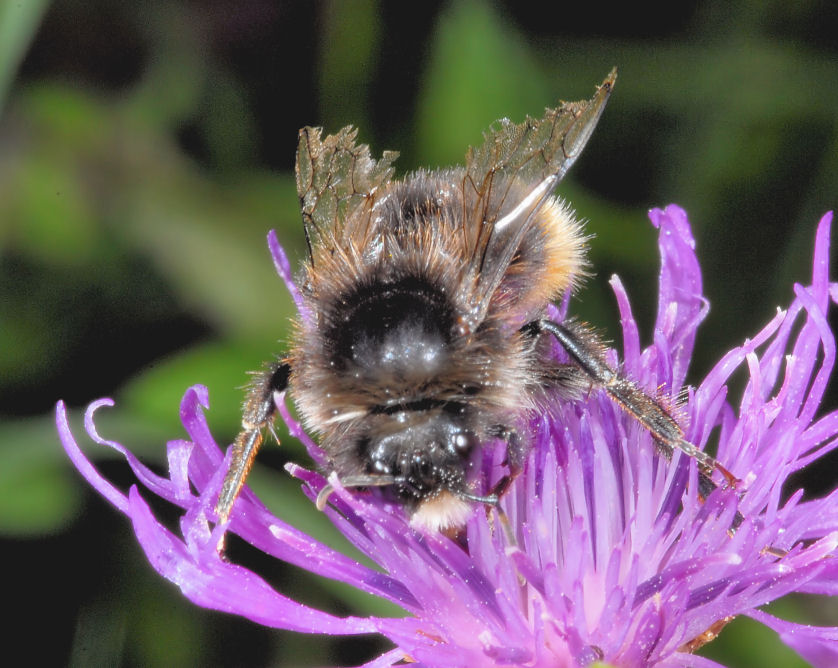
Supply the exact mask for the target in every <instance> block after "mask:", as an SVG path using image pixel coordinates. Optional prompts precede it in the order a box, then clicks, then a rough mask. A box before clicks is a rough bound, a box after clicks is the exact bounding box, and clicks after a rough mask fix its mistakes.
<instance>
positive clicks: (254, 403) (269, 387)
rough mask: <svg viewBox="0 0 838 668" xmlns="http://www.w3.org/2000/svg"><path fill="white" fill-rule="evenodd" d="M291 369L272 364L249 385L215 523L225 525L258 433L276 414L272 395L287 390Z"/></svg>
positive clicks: (258, 442) (255, 448)
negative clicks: (239, 429)
mask: <svg viewBox="0 0 838 668" xmlns="http://www.w3.org/2000/svg"><path fill="white" fill-rule="evenodd" d="M290 375H291V366H290V365H289V364H288V363H287V362H274V363H272V364H271V365H270V366H269V367H268V368H267V369H265V371H263V372H261V373H259V374H258V375H257V376H256V377H255V379H254V380H253V382H252V383H251V385H250V389H249V390H248V392H247V397H246V398H245V401H244V407H243V408H242V430H241V431H240V432H239V435H238V436H236V440H235V441H233V456H232V458H231V460H230V468H229V469H227V474H226V475H225V476H224V483H223V484H222V485H221V492H220V493H219V494H218V502H217V503H216V505H215V514H216V517H217V519H218V522H219V523H223V522H226V521H227V519H228V518H229V516H230V511H231V510H232V509H233V503H234V502H235V501H236V497H238V495H239V492H241V488H242V486H243V485H244V481H245V479H246V478H247V474H248V473H249V472H250V469H251V467H252V466H253V460H254V458H255V457H256V453H257V451H258V450H259V446H260V445H261V444H262V431H263V430H264V429H265V427H267V426H268V424H269V423H270V422H271V420H273V417H274V413H275V412H276V404H275V403H274V393H275V392H284V391H285V390H286V389H287V388H288V379H289V376H290Z"/></svg>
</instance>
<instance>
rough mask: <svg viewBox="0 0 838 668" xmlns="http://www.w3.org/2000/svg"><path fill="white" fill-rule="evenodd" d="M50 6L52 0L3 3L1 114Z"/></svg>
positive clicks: (0, 19) (0, 25)
mask: <svg viewBox="0 0 838 668" xmlns="http://www.w3.org/2000/svg"><path fill="white" fill-rule="evenodd" d="M48 6H49V0H25V1H23V2H11V0H7V1H6V2H3V3H2V4H0V116H2V113H3V107H4V106H5V100H6V93H7V92H8V89H9V86H10V85H11V83H12V80H13V78H14V76H15V73H16V72H17V68H18V65H19V64H20V61H21V59H22V58H23V54H24V53H25V52H26V49H27V48H29V42H30V41H31V40H32V36H33V35H34V34H35V31H36V30H37V28H38V25H39V24H40V22H41V18H42V17H43V15H44V12H46V10H47V7H48Z"/></svg>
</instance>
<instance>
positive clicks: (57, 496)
mask: <svg viewBox="0 0 838 668" xmlns="http://www.w3.org/2000/svg"><path fill="white" fill-rule="evenodd" d="M0 461H2V462H3V465H2V466H0V533H2V534H5V535H7V536H17V537H35V536H43V535H47V534H52V533H56V532H58V531H60V530H61V529H63V528H65V527H66V526H67V524H68V523H69V522H70V520H71V519H72V518H74V517H75V516H76V515H77V514H78V512H79V510H80V508H81V493H80V492H81V488H80V486H79V484H77V481H76V475H75V471H74V470H72V469H71V468H70V466H68V464H67V461H66V457H65V455H64V451H63V450H62V449H61V445H60V443H59V442H58V433H57V432H56V429H55V423H54V421H53V418H52V415H48V416H43V417H39V418H33V419H30V420H21V421H17V422H7V423H4V424H2V425H0Z"/></svg>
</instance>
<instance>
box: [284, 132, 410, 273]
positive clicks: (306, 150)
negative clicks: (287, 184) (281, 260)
mask: <svg viewBox="0 0 838 668" xmlns="http://www.w3.org/2000/svg"><path fill="white" fill-rule="evenodd" d="M321 133H322V130H321V129H320V128H310V127H306V128H303V129H302V130H300V140H299V144H298V147H297V167H296V177H297V194H298V195H299V197H300V208H301V210H302V215H303V226H304V228H305V234H306V242H307V243H308V251H309V260H310V261H313V259H312V258H313V256H312V247H313V245H316V244H326V245H331V244H333V243H334V242H335V240H336V238H339V236H340V235H339V230H340V228H341V226H342V225H344V224H345V222H346V221H347V220H349V219H352V218H354V217H355V215H356V214H357V213H358V211H359V210H360V209H362V208H363V207H365V206H366V207H369V206H370V205H371V201H372V199H373V194H374V192H375V190H376V189H377V188H378V187H379V186H381V185H383V184H386V183H387V182H388V181H389V180H390V178H391V177H392V175H393V167H392V163H393V161H394V160H395V159H396V157H398V153H395V152H393V151H385V152H384V154H383V155H382V157H381V159H380V160H373V159H372V158H371V157H370V151H369V147H368V146H366V145H365V144H361V145H356V144H355V139H356V138H357V136H358V130H357V129H355V128H353V127H352V126H347V127H345V128H343V129H342V130H340V131H339V132H337V133H336V134H333V135H328V136H327V137H326V138H325V139H321Z"/></svg>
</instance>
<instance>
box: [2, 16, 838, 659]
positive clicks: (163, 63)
mask: <svg viewBox="0 0 838 668" xmlns="http://www.w3.org/2000/svg"><path fill="white" fill-rule="evenodd" d="M835 34H838V9H836V5H835V4H834V3H831V2H828V1H827V0H823V1H820V2H818V1H816V0H810V1H800V2H794V3H788V2H780V1H778V0H774V1H769V2H760V1H756V0H752V1H750V2H738V3H730V2H725V1H723V0H717V1H712V2H709V1H708V2H698V1H694V2H682V3H670V6H669V7H668V8H667V9H660V8H659V9H657V10H655V12H654V13H652V12H651V11H646V10H643V9H642V8H640V7H638V6H637V5H636V4H635V3H626V6H625V7H624V8H623V9H620V10H617V11H605V10H603V9H602V8H601V7H599V6H598V5H597V3H573V4H572V5H569V4H566V3H551V4H550V8H549V9H544V8H541V9H536V8H535V7H532V6H523V3H521V5H519V4H517V3H515V2H512V0H509V1H507V2H496V3H491V2H481V1H479V0H453V1H450V2H436V1H430V2H419V3H411V4H403V3H383V2H380V3H379V2H374V1H372V0H369V1H359V2H313V3H312V2H305V1H303V0H296V1H293V0H290V1H287V2H280V1H273V2H272V1H269V0H240V1H239V2H236V3H230V2H227V1H226V0H192V1H187V0H178V1H177V2H164V1H162V0H161V1H159V2H155V1H148V0H147V1H145V2H142V1H141V2H128V1H127V0H60V1H55V2H49V1H48V0H26V1H25V2H13V1H12V0H3V1H2V2H0V419H2V424H0V541H2V546H0V550H2V554H3V564H4V566H5V573H6V578H5V579H6V582H7V587H9V586H10V587H11V596H9V594H8V593H7V594H6V596H5V600H6V601H7V604H6V606H7V609H8V610H9V611H10V613H11V614H12V615H13V621H12V622H11V626H9V625H8V623H7V624H6V625H5V626H4V630H5V631H6V632H7V633H8V638H9V641H8V643H7V644H8V645H10V646H13V647H20V648H26V651H27V652H28V653H29V654H30V656H31V660H30V663H31V664H33V665H79V666H80V665H85V666H87V665H97V666H98V665H113V666H116V665H120V666H122V665H124V666H135V665H136V666H157V665H160V666H163V665H167V666H172V665H175V666H191V665H195V666H198V665H202V666H204V665H219V666H222V665H230V666H232V665H283V666H284V665H318V664H325V663H336V664H343V665H351V664H353V663H359V662H362V661H364V660H366V659H369V658H371V657H372V656H374V655H375V654H376V652H379V651H381V650H382V649H384V648H385V647H386V646H385V645H383V644H381V643H380V642H378V641H376V640H375V639H369V638H364V639H357V638H352V639H343V640H337V641H334V642H324V641H323V640H322V639H315V638H312V637H309V636H302V635H295V634H288V633H280V632H276V631H271V630H266V629H262V628H260V627H258V626H256V625H254V624H251V623H249V622H246V621H242V620H239V619H236V618H233V617H230V616H227V615H222V614H217V613H213V612H209V611H205V610H201V609H198V608H196V607H194V606H192V605H191V604H190V603H188V602H187V601H186V600H185V599H184V598H183V597H182V596H181V595H180V594H179V592H178V591H177V590H176V589H175V588H174V587H173V586H171V585H169V584H168V583H167V582H165V581H163V580H162V579H160V578H159V577H158V576H157V575H156V574H155V573H153V572H152V571H151V568H150V567H149V566H148V565H147V564H146V562H145V560H144V558H143V556H142V554H141V552H140V550H139V548H138V546H137V544H136V542H135V540H134V538H133V535H132V534H131V531H130V529H129V527H128V524H127V522H126V521H125V519H124V518H123V517H122V516H120V515H119V514H118V513H116V512H115V511H114V510H113V509H112V508H111V507H110V506H108V505H107V504H106V503H105V502H104V501H103V500H102V499H101V498H99V497H98V496H96V495H95V494H94V493H93V492H91V491H90V489H88V487H87V486H86V485H85V484H84V483H83V482H82V480H81V478H80V476H79V475H78V474H77V473H76V472H75V470H73V469H72V468H71V467H70V465H69V463H68V462H67V461H66V459H65V457H64V454H63V451H62V450H61V449H60V446H59V444H58V439H57V436H56V434H55V429H54V426H53V415H52V410H53V406H54V404H55V402H56V400H57V399H59V398H63V399H64V400H66V401H67V402H68V403H69V405H70V406H71V407H72V409H73V415H74V417H75V418H78V417H80V415H81V412H82V408H83V407H84V406H85V405H86V404H87V403H88V402H90V401H91V400H93V399H96V398H99V397H101V396H113V397H114V398H115V399H116V401H117V407H116V408H115V409H110V410H107V411H103V412H102V413H100V418H99V424H100V431H101V432H102V433H104V434H106V435H107V436H108V437H111V438H114V439H117V440H119V441H121V442H123V443H126V444H128V445H130V447H131V448H132V449H133V450H134V452H136V453H138V454H140V455H141V456H142V457H143V458H144V459H145V460H146V461H148V462H150V463H152V464H157V465H160V464H161V463H162V460H163V455H164V446H163V444H164V443H165V441H166V440H167V439H171V438H179V437H181V436H183V431H182V428H181V427H180V425H179V422H178V417H177V415H178V413H177V409H178V402H179V400H180V397H181V395H182V393H183V391H184V389H185V388H186V387H188V386H189V385H192V384H193V383H203V384H206V385H207V386H208V387H209V389H210V399H211V405H212V409H211V411H210V413H209V420H210V425H211V427H212V428H213V429H214V432H215V434H216V436H217V438H218V439H219V441H222V442H229V440H230V439H231V438H232V436H233V435H234V433H235V430H236V427H237V424H238V410H239V404H240V401H241V396H242V394H241V390H240V389H239V388H240V387H241V386H242V385H243V384H244V383H245V382H246V378H247V377H246V375H245V371H247V370H252V369H256V368H258V367H259V366H260V363H261V362H262V361H263V360H266V359H270V358H271V356H272V355H274V354H275V353H278V352H280V351H282V349H283V341H284V340H285V338H286V337H287V330H286V321H287V318H288V316H289V313H290V302H289V299H288V297H287V295H286V293H285V291H284V288H283V287H282V285H281V284H280V282H279V280H278V279H277V278H276V277H275V274H274V272H273V269H272V265H271V262H270V258H269V255H268V252H267V249H266V244H265V235H266V233H267V231H268V230H269V229H271V228H275V229H277V231H278V234H279V237H280V239H281V241H282V242H283V243H284V244H285V247H286V249H287V250H288V251H289V253H290V255H291V256H292V258H295V259H297V260H298V259H299V258H300V257H302V248H301V242H302V230H301V223H300V217H299V213H298V210H297V200H296V194H295V191H294V185H293V174H292V168H293V160H294V150H295V145H296V133H297V129H298V128H299V127H301V126H303V125H323V126H325V127H326V128H327V129H328V130H330V131H334V130H337V129H338V128H340V127H341V126H342V125H344V124H347V123H352V124H355V125H357V126H358V127H360V129H361V130H360V136H361V139H362V140H363V141H364V142H367V143H370V144H371V146H372V148H373V151H374V153H376V154H378V153H380V152H381V151H382V150H384V149H397V150H399V151H401V158H400V160H399V162H398V166H399V167H400V169H401V170H403V171H407V170H410V169H413V168H416V167H419V166H441V165H447V164H452V163H457V162H460V161H461V160H462V157H463V155H464V152H465V148H466V146H467V145H468V144H470V143H475V142H478V141H479V140H480V137H481V134H480V133H481V131H482V130H483V129H485V128H486V126H487V125H488V124H489V123H490V122H491V121H492V120H494V119H496V118H498V117H501V116H509V117H510V118H512V119H514V120H520V119H521V118H522V117H523V116H524V114H526V113H530V114H532V115H539V114H540V113H541V110H542V109H543V108H544V106H546V105H553V104H554V103H555V102H556V101H557V99H559V98H562V99H571V100H572V99H582V98H587V97H589V96H590V95H591V94H592V92H593V90H594V85H595V84H597V83H599V82H600V81H601V80H602V78H603V77H604V76H605V74H606V73H607V72H608V71H609V69H610V68H611V67H612V66H614V65H617V66H618V67H619V80H618V83H617V87H616V89H615V93H614V95H613V96H612V98H611V102H610V103H609V106H608V109H607V110H606V112H605V115H604V117H603V119H602V121H601V123H600V125H599V128H598V130H597V132H596V133H595V135H594V138H593V139H592V141H591V143H590V145H589V146H588V148H587V150H586V152H585V154H584V156H583V157H582V159H580V161H579V162H578V164H577V166H576V167H574V169H573V171H572V173H571V176H570V177H569V178H568V179H567V181H566V182H565V183H564V184H563V185H562V187H561V190H560V192H561V193H562V194H563V195H564V196H566V197H567V198H569V199H570V200H571V201H573V202H574V204H575V206H576V208H577V210H578V212H579V214H580V215H581V216H583V217H585V218H587V219H589V221H590V223H589V225H588V230H589V232H591V233H592V234H594V235H595V238H594V239H593V241H592V244H591V258H592V260H593V263H594V266H595V267H596V271H597V275H596V277H595V278H594V279H592V280H590V281H588V283H587V285H586V287H585V288H584V290H583V291H582V292H581V294H580V295H579V298H578V300H577V302H576V306H575V307H574V308H575V310H576V312H578V313H580V314H581V315H582V316H583V317H584V318H586V319H588V320H589V321H590V322H592V323H595V324H596V325H598V326H599V327H601V328H602V329H604V330H605V331H606V332H607V333H608V335H609V336H612V337H614V338H615V339H617V340H619V337H618V330H617V328H616V321H615V318H614V315H615V307H614V302H613V299H612V298H611V296H610V292H609V290H608V288H607V279H608V277H609V276H610V275H611V274H612V273H614V272H617V273H619V274H620V276H621V277H622V278H623V280H624V281H625V282H626V284H627V285H628V288H629V291H630V294H631V295H632V297H633V304H634V306H635V309H636V313H637V315H638V316H639V319H640V320H641V324H642V326H643V327H644V330H643V331H644V334H645V336H646V339H647V340H648V338H649V336H650V333H651V323H652V318H653V314H654V311H655V308H656V304H655V299H654V295H655V275H656V271H657V251H656V246H655V233H654V231H653V230H652V228H651V226H650V225H649V224H648V223H647V222H646V217H645V216H646V211H647V210H648V209H649V208H650V207H653V206H663V205H666V204H667V203H670V202H677V203H679V204H681V205H682V206H684V207H685V208H686V209H687V211H688V213H689V215H690V218H691V220H692V223H693V226H694V230H695V233H696V236H697V240H698V253H699V257H700V258H701V261H702V265H703V269H704V272H705V287H706V293H707V295H708V296H709V298H710V300H711V304H712V309H711V314H710V317H709V318H708V320H707V321H706V323H705V324H704V325H703V327H702V329H701V333H700V339H699V342H698V351H697V355H696V362H695V366H694V368H693V376H692V380H693V381H694V382H695V381H697V380H698V379H700V378H701V376H702V375H703V373H705V372H706V371H707V370H708V369H709V367H710V365H711V364H712V362H713V360H715V359H717V358H718V357H719V356H720V355H721V354H722V353H723V352H724V351H726V350H728V349H729V348H730V347H732V346H733V345H735V344H737V343H738V342H740V341H741V340H742V339H743V338H744V337H746V336H748V335H749V334H752V333H753V332H755V331H756V329H757V328H758V327H759V326H760V325H761V324H762V323H764V322H765V321H766V320H767V319H768V318H769V317H770V316H771V315H772V314H773V313H774V308H775V306H776V305H778V304H786V303H787V302H788V301H789V298H790V294H791V284H792V282H793V281H795V280H799V281H805V280H806V279H807V277H808V276H809V275H810V274H809V272H810V269H809V266H810V257H811V250H812V242H813V236H814V229H815V224H816V222H817V220H818V218H819V217H820V216H821V214H823V213H824V212H825V211H826V210H828V209H831V208H834V207H835V205H836V196H838V187H836V185H838V42H836V40H835ZM833 257H838V254H836V253H833ZM833 275H838V271H836V270H835V269H833ZM832 322H833V325H834V323H835V309H833V313H832ZM833 329H835V327H834V326H833ZM834 387H835V383H833V388H834ZM836 403H838V402H836V401H835V392H834V389H833V391H832V394H831V396H830V398H829V399H828V402H827V406H828V407H834V406H835V405H836ZM75 424H76V425H77V426H78V424H79V421H78V420H76V422H75ZM77 433H78V434H79V435H80V434H81V431H80V429H79V431H77ZM88 451H89V452H90V453H91V454H92V455H93V456H94V457H95V458H96V460H97V462H98V463H99V464H100V466H101V468H102V469H103V470H104V471H105V472H106V474H107V475H109V476H111V477H112V478H113V479H114V480H116V481H117V483H118V484H120V485H121V486H122V487H123V488H125V487H126V486H127V485H128V484H130V481H131V477H130V475H129V474H128V473H127V471H126V470H125V467H124V466H123V465H121V463H120V462H119V461H117V460H116V458H114V457H113V456H111V455H110V454H109V453H108V452H105V451H104V449H103V448H98V449H97V448H90V449H89V450H88ZM288 458H290V459H295V460H298V461H300V462H303V463H305V462H306V458H305V455H304V453H302V452H301V449H300V447H299V446H298V445H297V444H296V443H294V442H293V441H289V440H285V441H284V443H283V447H282V448H281V449H280V448H275V447H269V448H266V449H265V451H264V454H263V456H261V458H260V465H259V466H258V467H257V470H256V472H255V473H254V475H253V477H252V484H253V485H254V487H256V488H257V490H258V491H259V493H260V494H261V495H262V497H263V498H264V499H265V500H266V501H267V502H268V503H269V504H270V505H271V506H272V507H273V508H274V509H276V511H277V512H279V513H281V514H283V516H284V517H292V518H295V520H294V521H295V522H296V523H297V524H298V525H300V526H305V527H306V529H307V530H308V531H310V532H311V533H313V534H314V535H316V536H317V537H319V538H321V539H323V540H326V541H327V542H330V543H331V544H333V545H336V546H339V547H345V545H344V544H343V543H342V542H341V540H340V539H339V538H337V537H335V536H334V535H333V533H332V532H331V530H330V526H328V525H326V524H324V521H323V518H322V517H321V516H320V515H319V514H318V513H317V512H315V511H312V510H311V508H310V505H309V504H308V503H307V502H305V501H304V500H303V497H302V495H301V494H300V493H299V490H298V489H297V488H296V486H295V485H294V484H292V483H291V482H290V481H289V480H288V476H286V475H285V474H284V473H283V472H282V471H281V466H282V463H283V462H284V461H286V459H288ZM837 463H838V460H836V458H832V459H831V460H830V461H829V462H826V464H825V465H823V466H821V467H820V468H819V469H818V470H816V471H812V472H808V473H807V474H806V475H805V476H801V477H800V478H799V479H798V480H796V481H795V482H796V484H798V485H806V486H807V488H808V489H809V490H810V492H811V493H812V494H818V493H822V492H824V491H826V490H827V489H832V488H833V487H834V485H835V474H834V471H835V469H836V464H837ZM231 551H232V554H231V557H232V558H234V559H236V560H241V561H244V562H246V563H248V564H250V565H253V566H254V567H256V568H259V569H260V570H261V572H263V573H264V574H265V575H266V577H268V578H270V579H271V581H272V582H274V583H275V584H276V586H277V587H278V588H280V589H281V590H282V591H283V592H285V593H287V594H290V595H293V596H295V597H298V598H302V599H304V600H306V601H307V602H309V603H311V604H312V605H317V606H320V607H323V608H327V609H330V610H333V611H335V612H337V613H342V614H346V613H349V612H354V613H356V614H372V613H381V612H392V610H390V609H385V608H383V607H382V606H381V605H380V604H378V603H377V602H376V601H374V600H371V599H370V598H369V597H366V596H361V595H358V594H356V593H354V592H352V591H350V590H349V589H348V588H346V587H337V586H330V585H329V584H328V583H324V582H321V581H319V580H316V579H310V578H308V577H306V576H305V575H304V574H302V573H300V572H299V571H296V570H292V569H288V568H282V567H280V566H278V565H276V564H271V563H270V562H265V561H263V560H261V559H260V557H259V555H255V554H251V553H250V552H249V551H248V550H247V549H246V548H245V547H244V546H240V545H235V544H234V545H233V546H232V547H231ZM777 611H778V613H779V614H783V615H785V616H787V617H793V618H796V619H802V618H805V619H808V620H810V621H812V622H815V623H832V624H835V623H838V612H837V611H836V608H835V607H834V606H833V607H829V604H825V603H824V602H818V601H812V600H808V601H806V602H804V603H801V602H800V601H792V602H789V603H785V604H783V605H781V606H779V607H778V608H777ZM50 634H51V635H50ZM705 653H706V654H707V655H708V656H712V657H714V658H716V659H720V660H723V661H726V662H727V663H729V664H730V665H736V666H768V665H794V664H793V663H791V661H793V660H794V657H793V656H792V655H790V654H789V653H787V650H785V649H784V648H782V647H779V648H778V646H777V644H776V642H775V641H774V639H773V636H772V634H771V633H770V632H767V631H762V630H761V628H760V627H759V626H758V625H756V624H754V623H749V622H748V621H743V622H735V623H734V624H733V625H731V626H730V627H729V628H728V629H727V630H726V631H725V632H724V633H723V634H722V636H721V638H720V639H719V640H718V641H717V642H715V643H713V644H712V645H711V646H709V647H708V648H707V650H706V651H705Z"/></svg>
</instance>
